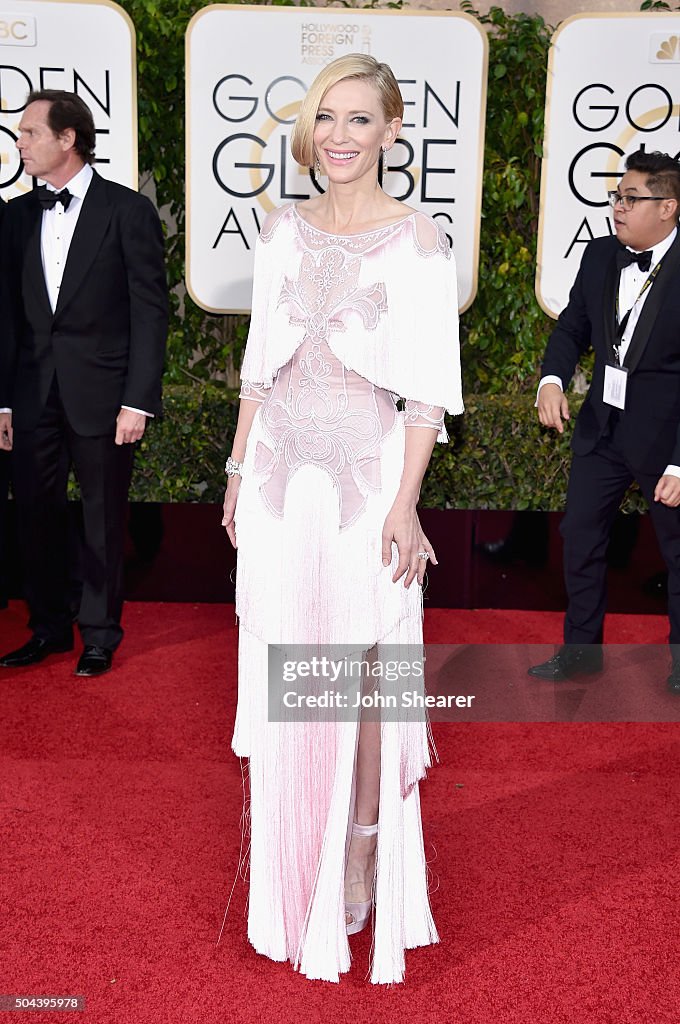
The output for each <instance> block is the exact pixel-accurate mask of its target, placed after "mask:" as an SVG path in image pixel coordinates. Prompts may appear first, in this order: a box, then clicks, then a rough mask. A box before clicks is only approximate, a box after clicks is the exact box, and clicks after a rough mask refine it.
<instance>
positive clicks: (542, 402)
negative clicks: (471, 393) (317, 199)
mask: <svg viewBox="0 0 680 1024" xmlns="http://www.w3.org/2000/svg"><path fill="white" fill-rule="evenodd" d="M609 203H610V205H611V207H612V213H613V221H614V230H615V236H607V237H604V238H596V239H594V240H593V241H592V242H590V243H589V245H588V246H587V248H586V250H585V252H584V254H583V259H582V262H581V267H580V270H579V272H578V275H577V277H576V281H575V283H574V286H573V288H572V290H571V293H570V295H569V302H568V304H567V306H566V308H565V309H564V310H563V312H562V313H561V315H560V318H559V320H558V322H557V325H556V327H555V329H554V331H553V332H552V334H551V336H550V339H549V341H548V345H547V348H546V353H545V359H544V361H543V366H542V371H541V381H540V384H539V391H538V398H537V402H536V405H537V408H538V418H539V420H540V422H541V423H542V424H543V426H545V427H552V428H554V429H555V430H557V431H558V432H559V433H560V434H561V433H562V432H563V430H564V421H565V420H568V419H569V402H568V399H567V396H566V389H567V386H568V384H569V381H570V380H571V378H572V376H573V373H574V370H575V368H576V365H577V363H578V362H579V360H580V359H581V358H582V357H583V356H584V354H585V353H586V352H587V351H588V350H589V349H590V348H591V346H592V348H593V349H594V350H595V366H594V370H593V378H592V382H591V385H590V389H589V391H588V394H587V395H586V398H585V401H584V403H583V406H582V407H581V411H580V412H579V414H578V417H577V419H576V423H575V426H574V433H573V437H572V442H571V447H572V450H573V459H572V465H571V472H570V475H569V487H568V491H567V504H566V510H565V515H564V519H563V521H562V525H561V528H560V529H561V533H562V538H563V541H564V576H565V584H566V588H567V595H568V604H567V612H566V616H565V621H564V645H563V646H562V647H560V648H559V650H558V651H557V653H556V654H555V655H554V657H552V658H550V659H549V660H548V661H546V662H543V663H542V664H540V665H535V666H533V667H532V668H530V669H529V674H530V675H531V676H536V677H538V678H540V679H550V680H553V681H558V680H563V679H569V678H572V677H574V676H577V675H587V674H589V673H593V672H598V671H600V670H601V668H602V663H603V662H602V635H603V622H604V615H605V608H606V568H607V567H606V551H607V544H608V542H609V532H610V530H611V527H612V523H613V521H614V518H615V516H616V513H617V511H618V508H619V505H620V503H621V500H622V498H623V496H624V494H625V492H626V490H627V488H628V487H629V486H630V484H631V483H632V482H633V481H634V480H636V481H637V483H638V484H639V486H640V490H641V491H642V493H643V494H644V496H645V498H646V499H647V501H648V502H649V506H650V515H651V517H652V522H653V524H654V528H655V531H656V535H657V538H658V541H659V546H660V548H661V552H662V554H663V557H664V559H665V562H666V565H667V567H668V614H669V619H670V644H671V652H672V668H671V674H670V676H669V678H668V688H669V689H670V690H671V692H672V693H676V694H678V695H680V239H679V238H678V216H679V214H680V163H678V161H677V160H675V159H673V158H672V157H670V156H668V155H667V154H664V153H645V152H644V151H643V150H639V151H638V152H636V153H633V154H632V155H631V156H629V157H628V159H627V161H626V172H625V174H624V175H623V177H622V178H621V181H620V184H619V188H618V190H617V191H614V192H610V193H609Z"/></svg>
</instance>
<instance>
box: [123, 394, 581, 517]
mask: <svg viewBox="0 0 680 1024" xmlns="http://www.w3.org/2000/svg"><path fill="white" fill-rule="evenodd" d="M577 406H578V403H577V402H575V403H574V405H573V409H574V411H575V409H576V408H577ZM237 411H238V405H237V401H236V393H235V392H234V391H232V390H229V389H226V388H221V387H217V386H215V385H214V384H195V385H190V386H171V387H169V388H168V389H167V391H166V396H165V416H164V418H163V419H162V420H159V421H157V422H155V423H153V424H151V425H150V427H149V429H148V431H147V435H146V437H145V439H144V441H143V442H142V444H141V446H140V451H139V452H138V455H137V461H136V469H135V474H134V480H133V485H132V494H131V497H132V498H133V500H136V501H221V500H222V496H223V493H224V472H223V467H224V460H225V457H226V455H227V454H228V453H229V451H230V450H231V439H232V437H233V433H234V428H235V425H236V416H237ZM448 428H449V433H450V434H451V443H450V444H448V445H439V444H438V445H435V450H434V455H433V457H432V462H431V463H430V468H429V470H428V473H427V477H426V479H425V483H424V486H423V492H422V504H423V505H425V506H427V507H430V508H518V509H528V508H534V509H539V508H540V509H558V508H561V507H562V505H563V502H564V495H565V486H566V477H567V469H568V462H569V452H568V435H567V434H565V435H564V436H563V437H561V438H560V437H558V436H557V435H555V434H552V433H550V434H549V433H548V432H547V431H544V430H542V429H541V427H540V426H539V425H538V423H537V421H536V413H535V410H534V409H533V408H532V405H531V402H528V401H526V399H525V398H524V397H521V396H500V395H492V396H486V395H474V396H472V397H470V398H469V399H468V402H467V411H466V415H465V416H464V417H456V418H451V419H450V420H449V423H448Z"/></svg>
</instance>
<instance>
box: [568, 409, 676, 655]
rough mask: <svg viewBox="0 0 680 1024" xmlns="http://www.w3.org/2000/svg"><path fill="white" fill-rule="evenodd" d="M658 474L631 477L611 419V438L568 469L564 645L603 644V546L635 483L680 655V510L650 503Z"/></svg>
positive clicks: (615, 420)
mask: <svg viewBox="0 0 680 1024" xmlns="http://www.w3.org/2000/svg"><path fill="white" fill-rule="evenodd" d="M659 475H660V474H647V473H641V472H639V471H637V472H634V471H633V469H632V468H631V467H630V465H629V464H628V462H627V461H626V458H625V456H624V455H623V452H622V450H621V444H620V419H619V417H618V416H617V415H613V416H612V426H611V432H610V436H609V437H606V438H602V439H601V440H600V441H599V442H598V445H597V447H596V448H595V449H594V451H592V452H590V453H589V454H588V455H575V456H574V457H573V460H572V464H571V472H570V475H569V487H568V490H567V506H566V512H565V515H564V519H563V520H562V525H561V527H560V532H561V534H562V537H563V540H564V579H565V584H566V588H567V596H568V604H567V614H566V616H565V620H564V642H565V643H567V644H598V643H602V630H603V623H604V614H605V609H606V603H607V563H606V555H607V545H608V543H609V535H610V531H611V528H612V524H613V522H614V518H615V516H616V513H617V511H618V508H619V505H620V504H621V500H622V498H623V496H624V494H625V492H626V490H627V488H628V487H629V486H630V484H631V483H632V482H633V480H636V481H637V483H638V484H639V486H640V490H641V491H642V493H643V494H644V496H645V498H646V499H647V501H648V503H649V508H650V516H651V519H652V523H653V525H654V530H655V532H656V536H657V540H658V542H659V547H660V548H661V554H662V555H663V558H664V561H665V562H666V566H667V568H668V617H669V619H670V643H671V644H672V645H674V651H675V650H676V649H677V650H678V653H679V655H680V648H675V645H677V644H680V508H668V507H667V506H666V505H662V504H661V503H660V502H655V501H654V488H655V487H656V485H657V483H658V481H659Z"/></svg>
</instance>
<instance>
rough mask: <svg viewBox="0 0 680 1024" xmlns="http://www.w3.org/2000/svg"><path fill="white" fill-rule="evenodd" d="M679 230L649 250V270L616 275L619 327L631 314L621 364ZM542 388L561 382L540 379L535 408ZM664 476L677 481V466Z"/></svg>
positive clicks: (636, 267)
mask: <svg viewBox="0 0 680 1024" xmlns="http://www.w3.org/2000/svg"><path fill="white" fill-rule="evenodd" d="M677 233H678V229H677V228H675V229H674V230H673V231H671V233H670V235H668V237H667V238H664V239H663V241H661V242H658V243H657V244H656V245H655V246H654V248H653V249H652V250H651V253H652V262H651V264H650V266H649V270H641V269H640V267H639V265H638V264H637V263H631V264H629V266H627V267H624V268H623V270H622V271H621V273H620V275H619V304H618V309H619V323H620V322H621V321H622V320H623V318H624V317H625V315H626V313H627V312H628V310H630V316H629V317H628V323H627V324H626V329H625V331H624V332H623V337H622V338H621V344H620V346H619V361H620V363H621V364H622V363H623V361H624V359H625V358H626V353H627V352H628V349H629V347H630V342H631V339H632V337H633V333H634V331H635V328H636V327H637V322H638V320H639V319H640V313H641V312H642V307H643V306H644V304H645V302H646V301H647V297H648V295H649V293H650V292H651V290H652V289H651V288H646V289H645V291H644V292H643V293H642V295H640V292H641V290H642V288H643V286H644V283H645V281H646V280H647V278H648V277H649V275H650V274H651V273H653V271H654V267H655V266H656V265H657V263H658V262H659V260H661V259H663V257H664V256H665V255H666V253H667V252H668V250H669V249H670V247H671V246H672V244H673V242H674V241H675V238H676V235H677ZM627 248H628V249H630V251H631V252H641V251H642V250H641V249H631V248H630V246H627ZM544 384H557V386H558V388H561V389H562V390H564V388H563V387H562V381H561V380H560V378H559V377H556V376H554V374H547V375H546V376H545V377H541V380H540V382H539V385H538V391H537V392H536V404H538V395H539V394H540V391H541V388H542V387H543V385H544ZM664 476H677V477H680V466H666V469H665V471H664Z"/></svg>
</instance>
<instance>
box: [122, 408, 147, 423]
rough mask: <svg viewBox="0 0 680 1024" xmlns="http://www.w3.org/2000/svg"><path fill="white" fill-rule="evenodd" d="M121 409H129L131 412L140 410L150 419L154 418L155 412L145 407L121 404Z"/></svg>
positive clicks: (141, 413) (139, 411) (140, 412)
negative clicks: (146, 410) (139, 407)
mask: <svg viewBox="0 0 680 1024" xmlns="http://www.w3.org/2000/svg"><path fill="white" fill-rule="evenodd" d="M121 409H129V410H130V412H138V413H139V414H140V415H141V416H148V417H149V419H150V420H152V419H153V418H154V413H152V412H145V411H144V409H135V407H134V406H133V405H121Z"/></svg>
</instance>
